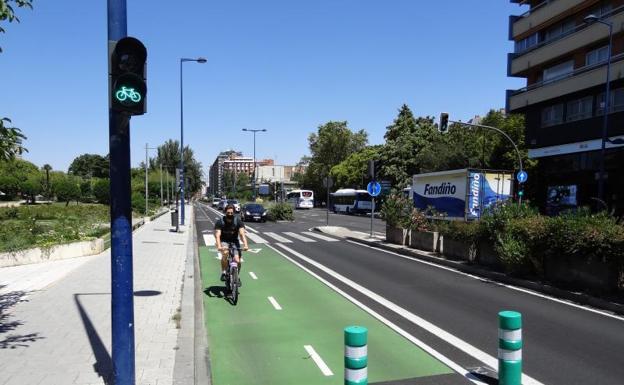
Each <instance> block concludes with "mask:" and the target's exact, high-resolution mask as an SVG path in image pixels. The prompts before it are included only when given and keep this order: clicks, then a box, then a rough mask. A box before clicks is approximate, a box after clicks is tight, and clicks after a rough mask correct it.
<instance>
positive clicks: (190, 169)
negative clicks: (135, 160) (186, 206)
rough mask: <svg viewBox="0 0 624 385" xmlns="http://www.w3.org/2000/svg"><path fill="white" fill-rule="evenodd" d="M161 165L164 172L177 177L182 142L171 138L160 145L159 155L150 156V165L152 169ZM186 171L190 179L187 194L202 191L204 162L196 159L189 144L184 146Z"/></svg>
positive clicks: (187, 177) (156, 168) (157, 168)
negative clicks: (176, 171)
mask: <svg viewBox="0 0 624 385" xmlns="http://www.w3.org/2000/svg"><path fill="white" fill-rule="evenodd" d="M160 165H162V168H163V172H169V173H171V175H172V176H174V177H175V170H176V168H179V167H180V142H178V141H177V140H172V139H169V140H167V141H166V142H165V143H164V144H162V145H160V146H158V148H157V155H156V157H155V158H150V161H149V167H150V169H151V170H159V169H160ZM184 173H185V178H186V179H187V180H188V186H185V189H186V192H187V194H188V195H193V194H196V193H197V192H199V191H201V188H202V186H203V185H204V182H203V171H202V164H201V162H199V161H197V160H196V159H195V153H194V152H193V150H192V149H191V148H190V147H188V146H185V147H184Z"/></svg>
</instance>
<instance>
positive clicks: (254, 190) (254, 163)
mask: <svg viewBox="0 0 624 385" xmlns="http://www.w3.org/2000/svg"><path fill="white" fill-rule="evenodd" d="M243 131H247V132H253V138H254V139H253V142H254V155H253V180H252V182H251V183H252V186H253V187H252V189H253V200H254V202H255V201H256V132H266V129H265V128H263V129H261V130H259V129H247V128H243Z"/></svg>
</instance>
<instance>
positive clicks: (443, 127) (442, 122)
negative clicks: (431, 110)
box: [438, 112, 449, 133]
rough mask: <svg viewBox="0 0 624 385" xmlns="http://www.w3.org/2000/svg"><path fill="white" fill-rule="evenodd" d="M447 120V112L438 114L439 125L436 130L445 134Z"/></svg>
mask: <svg viewBox="0 0 624 385" xmlns="http://www.w3.org/2000/svg"><path fill="white" fill-rule="evenodd" d="M448 119H449V114H448V112H443V113H441V114H440V125H439V126H438V129H439V130H440V132H441V133H445V132H446V131H448Z"/></svg>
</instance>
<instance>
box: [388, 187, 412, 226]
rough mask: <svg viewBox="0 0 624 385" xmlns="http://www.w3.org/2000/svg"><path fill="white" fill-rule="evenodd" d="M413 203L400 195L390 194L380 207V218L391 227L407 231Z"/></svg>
mask: <svg viewBox="0 0 624 385" xmlns="http://www.w3.org/2000/svg"><path fill="white" fill-rule="evenodd" d="M413 207H414V205H413V203H412V202H410V200H409V198H406V197H404V196H403V195H401V194H392V195H390V196H389V197H388V198H387V199H386V201H385V202H384V203H383V205H381V211H380V214H381V218H382V219H383V220H385V221H386V224H387V225H388V226H391V227H401V228H404V229H407V228H409V227H410V224H411V219H412V218H411V217H412V212H413V210H412V209H413Z"/></svg>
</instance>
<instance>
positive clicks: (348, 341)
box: [344, 326, 368, 385]
mask: <svg viewBox="0 0 624 385" xmlns="http://www.w3.org/2000/svg"><path fill="white" fill-rule="evenodd" d="M367 339H368V330H367V329H366V328H365V327H362V326H348V327H346V328H345V329H344V343H345V357H344V362H345V380H344V383H345V385H367V384H368V347H367V345H366V343H367Z"/></svg>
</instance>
